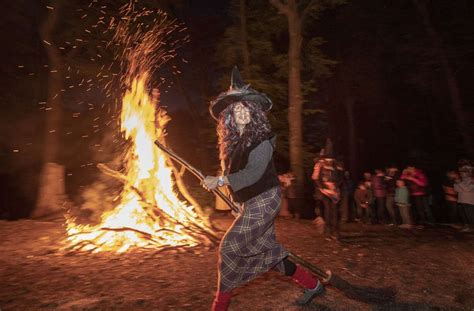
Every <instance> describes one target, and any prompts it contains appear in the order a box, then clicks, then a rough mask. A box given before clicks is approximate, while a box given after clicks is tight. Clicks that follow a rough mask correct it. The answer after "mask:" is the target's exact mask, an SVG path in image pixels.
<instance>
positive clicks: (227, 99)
mask: <svg viewBox="0 0 474 311" xmlns="http://www.w3.org/2000/svg"><path fill="white" fill-rule="evenodd" d="M241 101H248V102H253V103H256V104H259V105H260V106H261V107H262V110H263V111H268V110H270V109H271V108H272V105H273V104H272V101H271V100H270V98H268V97H267V95H265V94H263V93H259V92H248V93H233V94H221V95H219V96H218V97H217V99H216V100H214V101H213V102H211V105H210V107H209V112H210V113H211V116H212V117H213V118H214V119H215V120H218V119H219V115H220V113H221V112H222V111H224V110H225V109H226V108H227V107H228V106H229V105H231V104H233V103H236V102H241Z"/></svg>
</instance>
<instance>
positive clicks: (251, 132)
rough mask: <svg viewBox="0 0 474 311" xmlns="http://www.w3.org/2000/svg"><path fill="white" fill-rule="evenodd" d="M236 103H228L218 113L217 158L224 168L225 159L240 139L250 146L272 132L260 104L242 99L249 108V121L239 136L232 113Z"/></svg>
mask: <svg viewBox="0 0 474 311" xmlns="http://www.w3.org/2000/svg"><path fill="white" fill-rule="evenodd" d="M236 104H237V103H233V104H231V105H229V106H228V107H227V108H226V109H224V110H223V111H222V112H221V113H220V115H219V121H218V124H217V134H218V136H219V159H220V160H221V165H222V168H224V163H225V161H226V160H227V158H228V157H230V155H231V154H232V151H233V150H234V148H235V146H236V145H237V143H238V142H239V140H240V139H243V140H244V141H243V143H245V145H246V146H250V145H252V144H253V143H254V142H257V141H261V140H263V139H265V138H266V137H268V136H269V135H270V133H271V132H272V130H271V126H270V123H269V122H268V119H267V116H266V114H265V112H264V111H263V110H262V108H261V106H260V105H258V104H255V103H253V102H247V101H243V102H242V104H243V105H244V106H245V107H248V108H249V112H250V123H249V124H247V125H246V126H245V128H244V132H243V133H242V136H240V135H239V130H238V128H237V124H236V123H235V118H234V113H233V109H234V107H235V105H236Z"/></svg>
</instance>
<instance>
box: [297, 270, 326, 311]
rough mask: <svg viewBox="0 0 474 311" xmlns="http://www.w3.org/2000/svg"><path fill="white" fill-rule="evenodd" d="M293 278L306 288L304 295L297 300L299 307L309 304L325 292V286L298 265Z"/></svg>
mask: <svg viewBox="0 0 474 311" xmlns="http://www.w3.org/2000/svg"><path fill="white" fill-rule="evenodd" d="M291 278H292V279H293V281H295V282H296V283H298V284H299V285H301V286H303V287H304V288H305V291H304V293H303V295H301V297H299V298H298V299H297V300H296V303H297V304H298V305H306V304H308V303H309V302H310V301H311V300H312V299H313V298H314V297H316V296H318V295H320V294H322V293H323V291H324V286H323V284H321V282H319V280H318V279H317V278H316V277H314V276H313V275H312V274H311V273H309V272H308V271H306V270H304V269H302V268H301V267H300V266H298V265H297V266H296V271H295V274H293V276H292V277H291Z"/></svg>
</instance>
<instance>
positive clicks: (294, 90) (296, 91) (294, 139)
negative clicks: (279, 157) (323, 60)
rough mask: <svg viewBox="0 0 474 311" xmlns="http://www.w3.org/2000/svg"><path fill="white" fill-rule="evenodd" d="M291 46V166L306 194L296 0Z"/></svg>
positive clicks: (291, 18) (300, 190)
mask: <svg viewBox="0 0 474 311" xmlns="http://www.w3.org/2000/svg"><path fill="white" fill-rule="evenodd" d="M288 5H289V8H290V14H288V31H289V37H290V42H289V48H288V65H289V68H288V69H289V70H288V100H289V107H288V124H289V140H290V141H289V143H290V166H291V171H292V172H293V174H294V175H295V177H296V189H295V191H296V196H297V197H298V198H302V197H303V195H304V190H303V189H304V170H303V153H302V148H303V126H302V123H303V116H302V112H303V95H302V91H301V44H302V41H303V37H302V33H301V26H302V25H301V18H300V16H299V15H298V11H297V9H298V8H297V5H296V1H295V0H290V1H289V2H288Z"/></svg>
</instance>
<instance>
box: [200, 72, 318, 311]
mask: <svg viewBox="0 0 474 311" xmlns="http://www.w3.org/2000/svg"><path fill="white" fill-rule="evenodd" d="M271 107H272V102H271V100H270V99H269V98H268V97H267V96H266V95H265V94H263V93H259V92H257V91H256V90H254V89H252V88H250V85H245V84H244V83H243V81H242V78H241V77H240V73H239V71H238V69H237V67H235V68H234V70H233V71H232V80H231V86H230V89H229V90H228V91H226V92H223V93H221V94H220V95H219V96H218V97H217V99H215V100H214V101H212V102H211V106H210V113H211V115H212V117H213V118H214V119H215V120H217V121H218V125H217V132H218V136H219V151H220V159H221V167H222V171H223V175H222V176H207V177H206V178H205V179H204V180H203V186H204V187H205V188H207V189H209V190H212V189H215V188H217V187H221V186H224V185H226V186H227V187H228V188H229V190H230V193H231V196H232V199H233V201H234V202H236V203H237V205H239V206H240V214H239V215H237V217H236V219H235V221H234V223H233V224H232V225H231V226H230V227H229V229H228V230H227V232H226V234H225V235H224V237H223V239H222V241H221V244H220V246H219V262H218V285H217V293H216V296H215V299H214V301H213V305H212V310H214V311H217V310H227V308H228V307H229V304H230V298H231V291H232V290H233V289H235V288H236V287H239V286H241V285H243V284H245V283H247V282H249V281H251V280H253V279H254V278H255V277H257V276H259V275H261V274H262V273H264V272H267V271H268V270H270V269H275V270H278V271H280V272H282V273H284V274H285V275H287V276H290V277H291V278H292V279H293V280H294V281H295V282H296V283H298V284H300V285H301V286H303V287H304V288H305V291H304V293H303V295H302V296H301V297H300V298H299V299H298V300H297V303H298V304H301V305H303V304H307V303H308V302H309V301H311V300H312V299H313V298H314V297H315V296H316V295H318V294H320V293H321V292H322V291H323V285H322V284H321V282H320V281H319V280H318V279H317V278H316V277H314V276H313V275H312V274H311V273H309V272H308V271H306V270H304V269H303V268H301V267H300V266H299V265H296V264H295V263H293V262H292V261H290V260H289V259H288V258H287V257H288V251H287V250H286V249H285V248H284V247H283V246H282V245H281V244H280V243H278V242H277V241H276V238H275V227H274V220H275V217H276V216H277V215H278V212H279V209H280V203H281V193H280V187H279V181H278V177H277V174H276V170H275V166H274V164H273V151H274V149H275V141H276V137H275V135H274V134H273V133H272V131H271V128H270V124H269V122H268V120H267V117H266V114H265V112H266V111H269V110H270V109H271Z"/></svg>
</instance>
